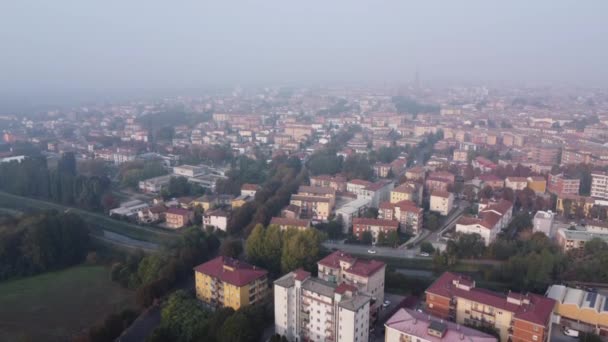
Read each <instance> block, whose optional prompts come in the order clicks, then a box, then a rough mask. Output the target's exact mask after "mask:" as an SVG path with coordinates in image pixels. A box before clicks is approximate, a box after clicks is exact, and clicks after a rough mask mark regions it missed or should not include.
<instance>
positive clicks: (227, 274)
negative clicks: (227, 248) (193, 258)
mask: <svg viewBox="0 0 608 342" xmlns="http://www.w3.org/2000/svg"><path fill="white" fill-rule="evenodd" d="M267 273H268V272H266V270H264V269H261V268H258V267H255V266H251V265H249V264H247V263H245V262H242V261H239V260H235V259H232V258H228V257H223V256H219V257H217V258H215V259H213V260H210V261H208V262H206V263H204V264H201V265H198V266H196V267H195V268H194V276H195V278H194V279H195V284H196V297H197V298H198V299H200V300H202V301H204V302H206V303H209V304H210V305H213V306H218V307H230V308H233V309H235V310H238V309H240V308H241V307H243V306H246V305H252V304H256V303H259V302H261V301H262V300H264V298H266V296H267V295H268V290H269V289H268V276H267Z"/></svg>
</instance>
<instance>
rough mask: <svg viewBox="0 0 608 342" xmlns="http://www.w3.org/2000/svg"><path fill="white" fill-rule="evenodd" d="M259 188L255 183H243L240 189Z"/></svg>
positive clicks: (254, 189) (251, 189)
mask: <svg viewBox="0 0 608 342" xmlns="http://www.w3.org/2000/svg"><path fill="white" fill-rule="evenodd" d="M259 188H260V186H259V185H257V184H250V183H245V184H243V185H242V186H241V190H248V191H257V190H258V189H259Z"/></svg>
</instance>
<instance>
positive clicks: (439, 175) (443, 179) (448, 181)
mask: <svg viewBox="0 0 608 342" xmlns="http://www.w3.org/2000/svg"><path fill="white" fill-rule="evenodd" d="M455 179H456V177H455V176H454V175H453V174H451V173H449V172H446V171H437V172H432V173H431V174H429V176H428V177H427V179H426V180H425V182H424V184H425V186H426V188H427V189H428V191H429V192H433V191H448V190H449V188H450V186H452V185H454V180H455Z"/></svg>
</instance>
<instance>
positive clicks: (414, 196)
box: [390, 181, 422, 203]
mask: <svg viewBox="0 0 608 342" xmlns="http://www.w3.org/2000/svg"><path fill="white" fill-rule="evenodd" d="M421 200H422V186H420V184H418V183H414V182H410V181H408V182H405V183H403V184H401V185H399V186H398V187H396V188H394V189H393V190H392V191H391V196H390V202H391V203H397V202H401V201H412V202H416V203H420V201H421Z"/></svg>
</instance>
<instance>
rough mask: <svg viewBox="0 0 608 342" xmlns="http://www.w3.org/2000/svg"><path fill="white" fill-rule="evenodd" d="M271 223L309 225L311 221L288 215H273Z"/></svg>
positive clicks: (278, 224) (294, 225)
mask: <svg viewBox="0 0 608 342" xmlns="http://www.w3.org/2000/svg"><path fill="white" fill-rule="evenodd" d="M270 224H276V225H277V226H293V227H309V226H310V221H309V220H300V219H292V218H287V217H273V218H272V219H271V220H270Z"/></svg>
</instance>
